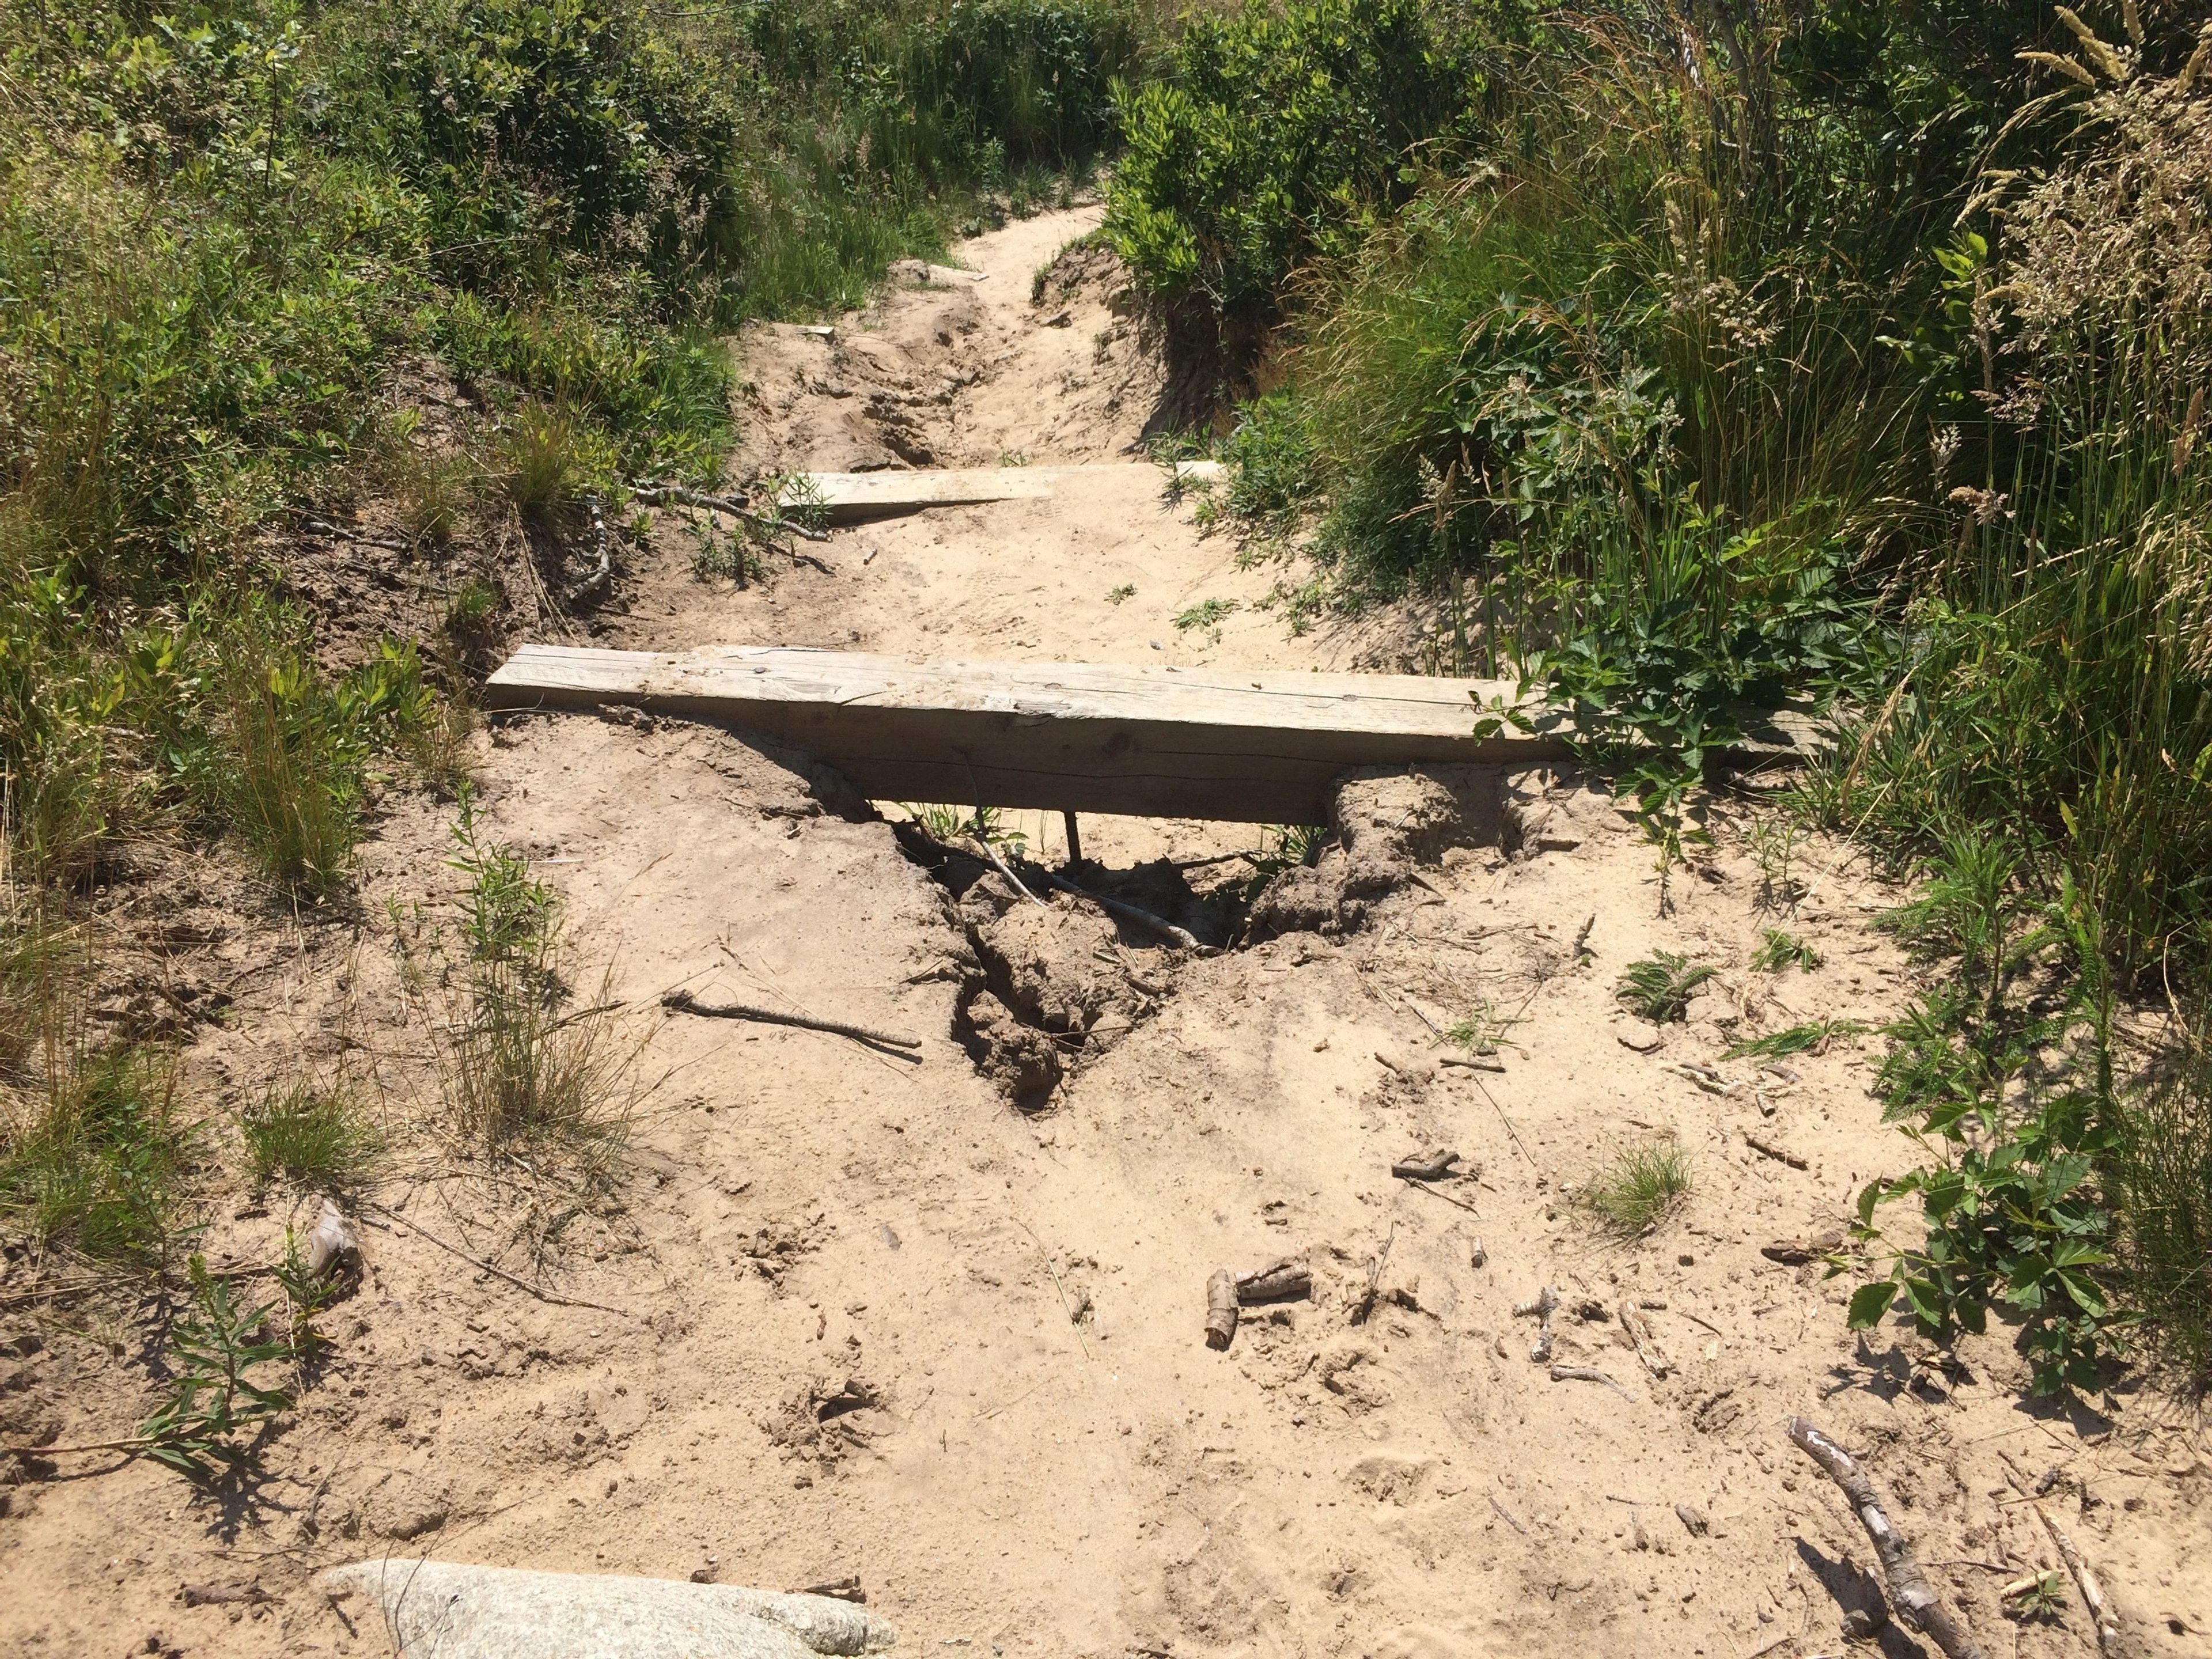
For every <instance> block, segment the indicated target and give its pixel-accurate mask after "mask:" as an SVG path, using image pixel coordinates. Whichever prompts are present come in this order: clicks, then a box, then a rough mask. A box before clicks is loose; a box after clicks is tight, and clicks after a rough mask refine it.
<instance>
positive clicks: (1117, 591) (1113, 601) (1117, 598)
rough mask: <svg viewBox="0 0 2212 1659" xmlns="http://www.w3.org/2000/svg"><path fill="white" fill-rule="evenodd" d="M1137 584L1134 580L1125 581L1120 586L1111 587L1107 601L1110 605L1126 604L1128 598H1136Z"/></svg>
mask: <svg viewBox="0 0 2212 1659" xmlns="http://www.w3.org/2000/svg"><path fill="white" fill-rule="evenodd" d="M1136 596H1137V589H1136V585H1135V584H1134V583H1133V582H1123V583H1122V584H1121V586H1119V587H1115V588H1109V590H1108V591H1107V594H1106V603H1107V604H1109V605H1122V604H1126V603H1127V601H1128V600H1130V599H1134V598H1136Z"/></svg>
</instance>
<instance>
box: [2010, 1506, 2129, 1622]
mask: <svg viewBox="0 0 2212 1659" xmlns="http://www.w3.org/2000/svg"><path fill="white" fill-rule="evenodd" d="M2028 1507H2029V1508H2030V1509H2032V1510H2034V1511H2035V1518H2036V1519H2037V1520H2039V1521H2040V1522H2043V1529H2044V1531H2045V1532H2047V1533H2049V1534H2051V1542H2052V1543H2053V1544H2056V1545H2057V1547H2058V1558H2059V1559H2060V1560H2062V1561H2063V1562H2065V1563H2066V1571H2068V1572H2069V1573H2071V1574H2072V1575H2073V1576H2074V1588H2075V1589H2077V1590H2080V1591H2081V1601H2082V1602H2083V1604H2084V1605H2085V1606H2087V1608H2088V1609H2089V1622H2090V1624H2092V1625H2093V1626H2095V1627H2096V1631H2097V1651H2098V1652H2100V1653H2103V1652H2105V1651H2106V1650H2107V1649H2109V1648H2110V1647H2111V1646H2112V1644H2113V1643H2114V1642H2117V1641H2118V1640H2119V1637H2120V1627H2119V1625H2118V1622H2117V1621H2116V1620H2114V1619H2113V1617H2112V1604H2111V1603H2109V1602H2108V1601H2106V1600H2105V1587H2104V1586H2103V1585H2102V1584H2100V1583H2098V1582H2097V1575H2096V1574H2095V1573H2094V1572H2093V1571H2090V1568H2089V1563H2088V1561H2087V1559H2086V1558H2085V1557H2084V1556H2083V1555H2082V1553H2081V1551H2080V1550H2078V1549H2076V1548H2075V1547H2074V1541H2073V1540H2072V1539H2070V1538H2069V1537H2068V1536H2067V1535H2066V1534H2064V1533H2063V1532H2061V1531H2060V1530H2059V1529H2058V1523H2057V1522H2056V1521H2053V1520H2052V1519H2051V1514H2050V1511H2049V1510H2045V1508H2044V1507H2043V1505H2042V1504H2029V1505H2028Z"/></svg>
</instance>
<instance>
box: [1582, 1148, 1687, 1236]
mask: <svg viewBox="0 0 2212 1659" xmlns="http://www.w3.org/2000/svg"><path fill="white" fill-rule="evenodd" d="M1691 1185H1692V1170H1691V1168H1690V1159H1689V1155H1688V1154H1687V1153H1686V1152H1684V1151H1683V1150H1682V1147H1681V1144H1680V1142H1679V1141H1677V1140H1675V1139H1673V1138H1672V1137H1671V1136H1669V1137H1667V1138H1665V1139H1658V1140H1653V1141H1648V1142H1645V1143H1644V1144H1642V1145H1638V1146H1624V1147H1622V1148H1621V1149H1620V1151H1619V1152H1616V1153H1614V1155H1613V1159H1612V1161H1611V1162H1610V1163H1609V1164H1607V1166H1606V1167H1605V1168H1604V1169H1603V1170H1600V1171H1599V1172H1597V1173H1596V1174H1595V1175H1593V1176H1591V1177H1590V1178H1589V1180H1588V1181H1586V1182H1583V1184H1582V1186H1581V1187H1579V1188H1577V1189H1576V1192H1575V1202H1576V1203H1577V1206H1580V1207H1581V1208H1582V1210H1583V1212H1585V1213H1587V1214H1588V1215H1589V1216H1590V1217H1591V1218H1593V1219H1594V1220H1595V1222H1596V1223H1597V1224H1598V1225H1599V1227H1600V1229H1601V1231H1604V1232H1606V1233H1607V1234H1610V1235H1611V1236H1612V1237H1615V1238H1620V1239H1632V1238H1640V1237H1643V1236H1644V1234H1645V1233H1647V1232H1649V1231H1650V1230H1651V1229H1652V1228H1654V1227H1656V1226H1657V1225H1658V1224H1659V1223H1660V1222H1662V1220H1664V1219H1665V1218H1667V1217H1668V1215H1670V1214H1672V1213H1673V1212H1674V1210H1675V1209H1676V1208H1677V1207H1679V1206H1680V1204H1681V1203H1682V1201H1683V1200H1684V1199H1686V1197H1688V1196H1689V1193H1690V1188H1691Z"/></svg>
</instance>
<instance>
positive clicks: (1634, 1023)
mask: <svg viewBox="0 0 2212 1659" xmlns="http://www.w3.org/2000/svg"><path fill="white" fill-rule="evenodd" d="M1613 1036H1614V1037H1615V1038H1617V1039H1618V1040H1619V1041H1620V1046H1621V1047H1622V1048H1633V1049H1634V1050H1635V1051H1636V1052H1637V1053H1638V1054H1650V1052H1651V1051H1652V1050H1653V1049H1654V1048H1657V1047H1658V1046H1659V1043H1660V1036H1659V1028H1658V1027H1657V1026H1656V1025H1654V1024H1651V1023H1650V1022H1649V1021H1648V1020H1641V1019H1630V1020H1623V1021H1621V1022H1620V1024H1617V1025H1615V1026H1614V1027H1613Z"/></svg>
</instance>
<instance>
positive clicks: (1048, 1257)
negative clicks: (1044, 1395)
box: [1014, 1216, 1091, 1386]
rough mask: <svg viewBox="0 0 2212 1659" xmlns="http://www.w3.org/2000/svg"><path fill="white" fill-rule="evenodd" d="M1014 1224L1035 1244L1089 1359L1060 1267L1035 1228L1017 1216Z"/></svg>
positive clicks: (1087, 1347) (1062, 1309)
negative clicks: (1054, 1261) (1061, 1277)
mask: <svg viewBox="0 0 2212 1659" xmlns="http://www.w3.org/2000/svg"><path fill="white" fill-rule="evenodd" d="M1014 1225H1016V1226H1017V1227H1019V1228H1020V1229H1021V1230H1022V1231H1024V1232H1025V1233H1027V1234H1029V1236H1030V1243H1032V1244H1034V1245H1036V1253H1037V1254H1038V1255H1041V1256H1042V1257H1043V1258H1044V1270H1045V1271H1046V1272H1047V1273H1050V1274H1051V1275H1052V1287H1053V1289H1054V1290H1055V1291H1059V1292H1060V1311H1061V1312H1062V1313H1064V1314H1066V1316H1067V1322H1068V1323H1069V1324H1071V1325H1073V1326H1074V1327H1075V1341H1076V1346H1079V1347H1080V1348H1081V1349H1082V1350H1083V1357H1084V1358H1085V1359H1089V1358H1091V1344H1090V1342H1089V1340H1087V1339H1085V1336H1084V1334H1083V1322H1082V1321H1081V1320H1079V1319H1078V1318H1077V1317H1076V1316H1075V1304H1073V1303H1072V1302H1070V1301H1069V1300H1068V1299H1067V1286H1066V1285H1063V1284H1061V1283H1060V1269H1059V1268H1058V1267H1054V1265H1053V1261H1052V1252H1051V1251H1050V1250H1048V1249H1045V1247H1044V1240H1042V1239H1041V1238H1039V1237H1037V1236H1036V1230H1035V1229H1034V1228H1032V1227H1031V1226H1030V1224H1029V1223H1028V1222H1026V1221H1024V1220H1023V1219H1022V1218H1020V1217H1019V1216H1016V1217H1015V1218H1014ZM1040 1386H1042V1385H1040Z"/></svg>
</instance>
